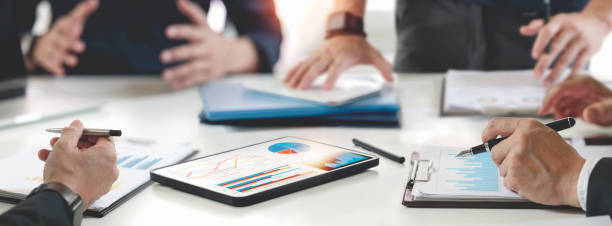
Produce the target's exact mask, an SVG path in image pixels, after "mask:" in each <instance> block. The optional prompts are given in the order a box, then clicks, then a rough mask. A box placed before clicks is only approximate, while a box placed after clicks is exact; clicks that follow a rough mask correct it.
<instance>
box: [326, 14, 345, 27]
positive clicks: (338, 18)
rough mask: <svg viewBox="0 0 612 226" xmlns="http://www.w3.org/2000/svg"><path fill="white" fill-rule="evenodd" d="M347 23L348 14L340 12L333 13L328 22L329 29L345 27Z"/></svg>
mask: <svg viewBox="0 0 612 226" xmlns="http://www.w3.org/2000/svg"><path fill="white" fill-rule="evenodd" d="M345 24H346V14H345V13H339V14H335V15H332V16H331V17H330V18H329V21H328V22H327V30H338V29H343V28H344V25H345Z"/></svg>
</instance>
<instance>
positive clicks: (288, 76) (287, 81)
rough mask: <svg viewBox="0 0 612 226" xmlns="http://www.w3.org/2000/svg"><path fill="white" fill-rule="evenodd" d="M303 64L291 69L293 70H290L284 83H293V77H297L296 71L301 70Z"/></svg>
mask: <svg viewBox="0 0 612 226" xmlns="http://www.w3.org/2000/svg"><path fill="white" fill-rule="evenodd" d="M302 64H303V62H300V63H299V64H297V65H295V66H294V67H293V68H291V70H289V73H287V75H285V78H284V79H283V83H285V84H289V81H291V80H292V79H293V76H295V73H296V71H297V70H298V69H300V67H301V66H302Z"/></svg>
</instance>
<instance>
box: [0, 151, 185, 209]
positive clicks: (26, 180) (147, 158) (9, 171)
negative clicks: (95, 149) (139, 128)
mask: <svg viewBox="0 0 612 226" xmlns="http://www.w3.org/2000/svg"><path fill="white" fill-rule="evenodd" d="M115 147H116V151H117V167H118V168H119V178H118V179H117V181H115V183H114V184H113V185H112V187H111V190H110V191H109V192H108V193H107V194H106V195H104V196H102V197H101V198H100V199H98V200H96V201H95V202H94V203H93V204H92V205H91V206H90V207H89V209H87V210H86V211H85V214H86V215H90V216H95V217H103V216H104V215H106V214H107V213H109V212H110V211H112V210H113V209H115V208H117V207H118V206H119V205H121V204H122V203H123V202H125V201H127V200H128V199H130V198H131V197H132V196H134V195H136V194H137V193H138V192H139V191H140V190H142V189H144V188H145V187H146V186H147V185H149V184H150V180H149V179H150V174H149V171H150V170H152V169H155V168H159V167H163V166H168V165H172V164H176V163H179V162H182V161H183V160H186V159H187V158H189V156H191V155H193V154H194V153H195V152H196V151H195V150H194V149H193V148H191V147H190V146H189V145H184V144H159V143H155V142H149V141H143V140H134V139H116V140H115ZM40 148H48V145H39V146H37V147H35V148H32V149H31V150H28V151H25V152H23V153H21V154H18V155H16V156H13V157H9V158H6V159H1V160H0V178H2V183H0V201H5V202H10V203H17V202H19V201H21V200H23V199H25V198H26V196H27V195H28V194H29V193H30V192H31V191H32V189H34V188H35V187H37V186H38V185H40V184H41V183H42V182H43V168H44V162H43V161H40V160H39V159H38V157H37V153H36V152H37V151H38V150H39V149H40ZM101 170H104V169H101Z"/></svg>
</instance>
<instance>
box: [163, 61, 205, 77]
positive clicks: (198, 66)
mask: <svg viewBox="0 0 612 226" xmlns="http://www.w3.org/2000/svg"><path fill="white" fill-rule="evenodd" d="M206 70H208V64H207V63H206V61H205V60H194V61H190V62H187V63H184V64H181V65H179V66H176V67H172V68H169V69H166V70H164V72H163V73H162V77H163V79H164V80H166V81H180V80H185V79H186V78H187V77H189V76H192V75H194V74H196V73H201V72H205V71H206Z"/></svg>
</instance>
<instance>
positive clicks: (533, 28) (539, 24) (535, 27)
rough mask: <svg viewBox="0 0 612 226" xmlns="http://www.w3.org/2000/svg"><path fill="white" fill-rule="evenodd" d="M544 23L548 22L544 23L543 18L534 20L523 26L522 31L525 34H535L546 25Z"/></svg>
mask: <svg viewBox="0 0 612 226" xmlns="http://www.w3.org/2000/svg"><path fill="white" fill-rule="evenodd" d="M544 25H546V24H544V20H542V19H536V20H532V21H531V22H530V23H529V24H528V25H526V26H521V29H520V32H521V34H522V35H525V36H534V35H536V34H537V33H538V32H539V31H540V30H541V29H542V28H543V27H544Z"/></svg>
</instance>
